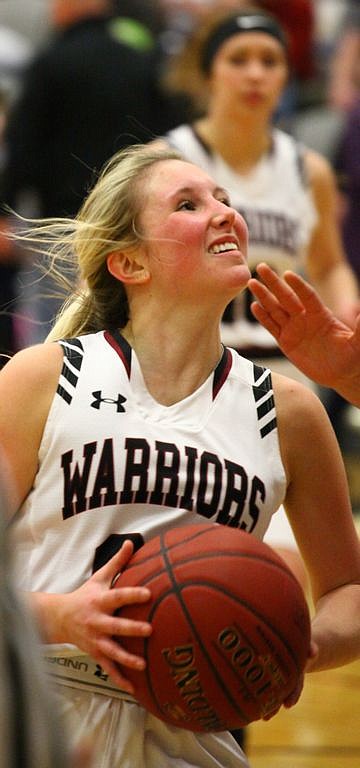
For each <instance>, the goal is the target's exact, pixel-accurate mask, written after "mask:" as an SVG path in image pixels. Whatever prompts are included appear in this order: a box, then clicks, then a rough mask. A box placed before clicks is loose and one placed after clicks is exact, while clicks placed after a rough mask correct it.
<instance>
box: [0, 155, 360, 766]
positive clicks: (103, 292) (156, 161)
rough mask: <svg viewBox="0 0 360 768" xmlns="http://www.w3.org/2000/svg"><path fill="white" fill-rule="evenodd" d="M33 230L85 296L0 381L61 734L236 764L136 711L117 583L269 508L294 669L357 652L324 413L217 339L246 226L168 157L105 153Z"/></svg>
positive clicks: (347, 516) (356, 586)
mask: <svg viewBox="0 0 360 768" xmlns="http://www.w3.org/2000/svg"><path fill="white" fill-rule="evenodd" d="M31 236H32V237H33V238H34V237H36V238H40V237H42V238H45V241H46V248H47V249H48V248H49V241H52V252H53V258H54V260H55V264H56V263H57V262H58V264H59V265H61V264H62V262H61V261H60V262H59V259H62V260H63V261H64V260H69V259H70V261H71V260H72V259H76V261H77V263H78V266H79V281H80V284H81V285H82V288H83V289H82V291H81V292H80V293H77V292H75V293H74V294H73V295H72V296H70V297H69V301H68V303H67V306H66V308H65V310H64V313H63V315H62V316H61V317H60V318H59V320H58V322H57V323H56V325H55V327H54V329H53V332H52V334H51V339H50V340H49V341H48V342H46V343H45V344H43V345H40V346H37V347H33V348H29V349H26V350H23V351H21V352H19V353H18V354H17V355H15V357H14V358H13V359H12V360H11V361H10V362H9V363H8V364H7V365H6V366H5V367H4V369H3V371H2V372H1V374H0V430H1V435H2V442H3V445H4V450H5V451H6V455H7V460H8V461H9V463H10V465H11V467H12V471H13V474H14V479H15V487H16V493H15V494H14V497H13V505H14V508H16V514H15V515H14V543H15V550H16V554H17V568H16V573H17V579H18V586H19V587H20V588H21V589H23V590H24V591H25V592H27V595H28V599H29V603H30V605H31V606H32V610H33V611H34V614H35V616H36V617H37V620H38V622H39V627H40V628H41V632H42V637H43V641H44V654H45V656H46V658H47V663H48V667H49V671H50V672H51V674H52V675H53V678H54V680H55V681H56V684H57V690H58V698H59V702H60V706H61V708H62V711H63V713H64V717H65V718H66V722H67V724H68V727H69V729H70V731H71V733H72V734H73V739H74V741H75V742H77V741H79V740H81V738H82V736H83V735H84V733H86V734H87V735H88V736H91V737H92V741H93V743H94V744H95V746H96V754H95V758H94V765H95V767H96V768H100V766H101V768H130V767H131V768H133V766H140V765H141V766H144V767H146V768H170V767H172V766H173V767H174V768H180V766H181V768H184V766H187V765H188V766H192V768H195V766H196V768H211V767H213V768H215V766H216V767H217V768H219V766H223V768H240V766H246V765H247V761H246V757H245V755H244V753H243V751H242V750H241V748H240V746H239V745H238V744H237V743H236V741H235V740H234V738H233V737H232V736H231V734H229V733H211V734H206V733H204V734H199V733H197V734H195V733H191V732H189V731H184V730H183V729H181V728H174V727H171V726H168V725H167V724H166V723H164V722H162V721H160V720H158V719H156V718H155V717H153V716H152V715H150V714H149V713H147V712H146V711H145V710H144V709H143V708H142V707H141V706H139V705H138V704H137V702H136V691H134V690H133V688H132V686H131V685H130V683H129V681H128V680H127V678H126V669H127V668H130V667H137V668H140V669H141V668H143V667H144V660H143V659H141V658H137V657H134V656H133V655H131V654H129V653H127V652H126V651H125V649H124V648H123V647H122V644H121V638H122V637H123V636H126V635H139V636H146V635H148V634H149V633H150V632H151V626H150V625H149V624H147V623H141V622H133V621H130V620H127V619H126V605H127V604H130V603H133V602H140V601H146V600H147V599H149V592H148V590H147V589H145V588H122V586H121V576H120V577H118V574H119V572H121V570H122V568H123V567H124V565H125V564H126V562H127V560H128V559H129V557H130V556H131V553H132V549H133V546H141V544H142V542H143V541H147V540H148V539H150V538H151V537H153V536H154V535H156V534H157V533H159V531H161V530H166V529H169V528H172V527H174V526H182V525H185V524H188V523H195V522H196V523H201V522H204V524H207V523H208V522H209V520H210V521H213V522H217V523H219V524H224V525H231V526H235V527H240V528H242V529H245V530H247V531H249V533H251V535H254V536H257V537H258V538H260V539H261V538H262V537H263V536H264V534H265V531H266V529H267V526H268V525H269V522H270V520H271V516H272V514H273V513H274V512H275V510H276V509H277V508H278V507H279V504H281V503H284V505H285V507H286V510H287V513H288V516H289V519H290V521H291V524H292V527H293V529H294V531H295V534H296V538H297V540H298V543H299V546H300V547H301V552H302V554H303V557H304V559H305V561H306V564H307V567H308V570H309V573H310V576H311V583H312V590H313V598H314V603H315V607H316V610H315V616H314V620H313V640H312V643H311V647H310V648H309V670H316V669H325V668H330V667H334V666H338V665H341V664H346V663H348V662H350V661H352V660H353V659H355V658H357V657H358V655H359V652H360V546H359V541H358V538H357V535H356V531H355V529H354V524H353V518H352V512H351V508H350V502H349V496H348V490H347V483H346V476H345V471H344V467H343V463H342V460H341V456H340V452H339V448H338V445H337V443H336V440H335V438H334V435H333V431H332V429H331V427H330V424H329V421H328V418H327V416H326V414H325V412H324V410H323V407H322V405H321V404H320V402H319V400H318V398H317V397H316V395H314V394H313V393H312V392H311V391H310V390H309V389H307V388H305V387H304V386H303V385H301V384H300V383H297V382H295V381H293V380H290V379H287V378H285V377H282V376H280V375H279V374H273V375H272V374H271V373H270V371H269V370H268V369H266V368H262V367H260V366H256V365H254V364H253V363H252V362H250V361H248V360H246V359H244V358H242V357H241V356H240V355H239V354H238V353H237V352H236V351H234V350H231V349H229V348H226V347H224V346H223V345H222V343H221V340H220V321H221V317H222V315H223V312H224V308H225V307H226V305H227V304H228V303H229V301H231V299H232V298H233V297H234V296H235V295H237V294H238V293H239V292H240V291H242V290H244V289H245V287H246V285H247V282H248V280H249V274H250V273H249V269H248V266H247V248H248V233H247V227H246V224H245V222H244V219H243V218H242V217H241V215H240V214H239V213H237V212H236V210H234V209H233V208H232V207H231V206H230V203H229V199H228V195H227V193H226V192H225V191H224V189H222V188H221V187H219V185H218V184H217V183H216V182H214V181H213V179H212V178H211V177H210V176H209V175H208V174H207V173H205V172H204V171H203V170H201V169H199V168H198V167H197V166H195V165H193V164H192V163H189V162H185V161H183V160H182V159H181V157H179V156H178V155H177V154H176V153H173V152H170V151H164V150H162V151H161V150H155V149H152V148H150V147H149V146H148V147H142V146H138V147H135V148H130V149H128V150H127V151H125V152H123V153H121V154H120V155H118V156H116V157H115V158H114V159H113V160H112V161H111V162H110V163H109V165H108V167H107V168H106V169H105V170H104V173H103V174H102V175H101V176H100V178H99V180H98V182H97V184H96V185H95V187H94V189H93V190H92V191H91V192H90V194H89V196H88V198H87V200H86V201H85V203H84V205H83V206H82V208H81V210H80V212H79V214H78V216H77V218H76V219H75V220H69V221H66V220H65V221H62V220H57V221H54V222H48V223H47V224H46V223H43V224H42V225H40V227H39V229H38V230H36V232H35V234H34V233H32V235H31ZM39 247H40V246H39ZM209 457H213V461H216V465H217V466H218V467H219V472H216V473H214V472H212V470H211V467H212V461H211V460H209ZM123 542H125V543H123ZM131 542H132V543H131ZM119 607H122V611H121V616H114V612H115V610H116V609H117V608H119ZM301 686H302V680H299V684H298V686H297V689H296V690H295V691H294V692H293V695H292V696H291V697H290V698H289V700H288V701H287V705H291V704H293V703H295V701H296V699H297V697H298V695H299V693H300V691H301Z"/></svg>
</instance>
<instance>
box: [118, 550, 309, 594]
mask: <svg viewBox="0 0 360 768" xmlns="http://www.w3.org/2000/svg"><path fill="white" fill-rule="evenodd" d="M182 544H183V542H178V544H177V545H176V546H182ZM172 549H174V547H167V550H168V551H170V550H172ZM139 551H140V552H141V550H139ZM161 552H162V550H161V549H159V551H156V552H154V553H153V554H152V555H149V557H146V558H143V559H142V560H139V562H137V563H133V564H132V565H131V564H130V565H129V566H127V567H126V572H128V571H131V570H132V568H137V567H138V566H139V565H143V564H144V563H148V562H149V561H151V560H153V559H154V558H155V557H159V555H161ZM224 556H225V557H234V558H239V560H255V561H257V562H259V563H266V564H267V565H270V566H272V567H273V568H275V569H277V570H279V571H281V572H282V573H284V574H286V576H288V577H289V579H290V581H293V582H295V583H296V584H299V582H298V580H297V578H296V576H294V574H293V573H292V571H290V570H289V568H288V567H287V566H286V565H283V564H282V563H279V562H277V561H276V560H273V558H272V557H271V556H269V557H263V556H262V555H257V554H255V553H254V552H239V550H234V551H226V552H224V551H223V550H219V552H212V553H211V557H212V559H215V558H222V557H224ZM208 558H209V554H208V552H199V553H197V554H193V553H191V554H189V555H187V556H186V557H184V558H182V559H181V560H177V561H176V567H178V566H179V565H185V564H186V563H189V562H193V561H194V560H207V559H208ZM166 570H167V569H166V567H165V566H164V568H163V569H160V570H158V571H156V573H152V574H151V575H149V576H147V577H146V578H145V579H143V581H139V582H137V585H138V586H143V585H144V584H147V582H148V580H149V579H152V578H154V576H159V575H160V574H161V573H164V571H166Z"/></svg>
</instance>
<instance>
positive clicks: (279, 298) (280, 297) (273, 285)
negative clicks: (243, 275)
mask: <svg viewBox="0 0 360 768" xmlns="http://www.w3.org/2000/svg"><path fill="white" fill-rule="evenodd" d="M256 271H257V273H258V275H259V277H260V278H261V283H263V285H265V286H266V288H267V289H268V291H270V296H269V295H268V293H267V291H266V288H265V289H264V295H263V296H261V294H260V293H259V295H260V301H261V302H262V303H263V300H266V301H270V298H271V297H272V298H273V300H274V301H275V302H277V303H280V305H281V307H282V308H283V309H285V310H286V312H289V313H291V314H297V313H298V312H301V311H302V310H303V305H302V302H301V299H300V298H299V296H298V295H297V290H295V289H293V287H292V283H288V281H286V282H284V280H283V279H282V278H280V277H279V275H277V274H276V272H274V271H273V270H272V269H271V268H270V267H269V265H268V264H263V263H261V264H258V266H257V268H256ZM285 274H286V275H288V277H289V279H290V281H291V280H292V276H293V275H294V276H295V277H296V275H295V273H293V272H290V271H287V272H286V273H285ZM284 276H285V275H284ZM253 279H254V278H252V279H250V280H249V288H250V290H252V288H251V283H252V280H253ZM261 283H260V285H261ZM304 285H305V286H306V283H304ZM254 287H255V286H254ZM258 290H260V289H258ZM264 306H265V305H264ZM270 306H273V305H270Z"/></svg>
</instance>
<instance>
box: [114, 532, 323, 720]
mask: <svg viewBox="0 0 360 768" xmlns="http://www.w3.org/2000/svg"><path fill="white" fill-rule="evenodd" d="M120 585H121V586H130V585H131V586H135V585H139V586H147V587H148V588H149V589H150V591H151V594H152V597H151V600H150V601H149V602H147V603H143V604H138V605H131V606H126V609H124V612H125V611H126V616H127V617H129V618H132V619H136V620H141V621H149V622H151V624H152V626H153V632H152V634H151V636H150V637H146V638H138V637H124V638H122V641H121V642H122V644H123V645H124V646H125V647H126V648H127V649H128V650H129V651H131V652H132V653H135V654H139V655H141V656H143V657H144V658H145V659H146V662H147V666H146V669H145V670H144V671H136V670H133V669H127V670H126V675H127V677H128V678H129V679H130V680H131V681H132V683H133V684H134V686H135V691H136V697H137V699H138V701H139V702H140V704H142V706H143V707H145V708H146V709H147V710H148V711H149V712H152V713H153V714H154V715H156V716H157V717H159V718H160V719H162V720H165V721H166V722H168V723H171V724H172V725H177V726H179V727H181V728H187V729H189V730H191V731H220V730H221V731H222V730H230V729H234V728H240V727H243V726H246V725H247V724H248V723H251V722H253V721H254V720H258V719H260V718H263V717H265V716H267V715H269V714H271V712H274V711H276V710H277V709H278V708H279V706H280V705H281V704H282V703H283V701H284V699H286V698H287V696H288V695H289V694H290V693H291V692H292V691H293V690H294V688H295V686H296V684H297V682H298V680H299V677H300V676H301V675H302V674H303V671H304V668H305V665H306V661H307V657H308V653H309V647H310V617H309V611H308V607H307V603H306V599H305V596H304V594H303V591H302V589H301V587H300V585H299V583H298V582H297V580H296V578H295V577H294V576H293V574H292V573H291V571H290V570H289V568H288V567H287V565H286V564H285V563H284V562H283V560H282V559H281V558H280V557H279V556H278V555H276V554H275V552H274V551H273V550H272V549H271V547H269V546H268V545H267V544H264V543H263V542H261V541H258V540H257V539H256V538H255V537H254V536H252V535H250V534H248V533H245V532H244V531H239V530H236V529H234V528H226V527H225V526H222V525H215V524H209V525H207V524H205V525H192V526H185V527H181V528H175V529H173V530H170V531H168V532H166V533H164V534H161V535H160V536H157V537H156V538H154V539H152V540H151V541H149V542H148V543H147V544H145V545H144V546H143V547H142V548H141V549H140V550H138V551H137V552H136V553H135V554H134V555H133V557H132V558H131V560H130V562H129V563H128V566H127V567H126V569H125V571H124V572H123V574H122V575H121V577H120V582H118V586H120Z"/></svg>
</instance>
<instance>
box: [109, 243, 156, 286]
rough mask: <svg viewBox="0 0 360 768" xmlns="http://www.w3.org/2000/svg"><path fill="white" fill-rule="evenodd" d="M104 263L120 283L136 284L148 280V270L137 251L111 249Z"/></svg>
mask: <svg viewBox="0 0 360 768" xmlns="http://www.w3.org/2000/svg"><path fill="white" fill-rule="evenodd" d="M106 263H107V268H108V270H109V272H110V274H111V275H113V276H114V277H116V279H117V280H121V282H122V283H127V284H128V285H136V284H139V283H147V282H148V281H149V280H150V273H149V270H148V269H147V267H146V266H145V265H144V264H143V263H142V259H141V257H140V254H139V252H138V251H137V252H135V251H113V252H112V253H109V255H108V257H107V260H106Z"/></svg>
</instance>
